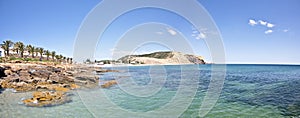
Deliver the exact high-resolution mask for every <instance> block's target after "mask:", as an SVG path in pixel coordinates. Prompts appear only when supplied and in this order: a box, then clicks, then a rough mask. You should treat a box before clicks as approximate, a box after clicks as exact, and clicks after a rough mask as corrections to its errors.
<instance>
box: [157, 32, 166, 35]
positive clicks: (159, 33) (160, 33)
mask: <svg viewBox="0 0 300 118" xmlns="http://www.w3.org/2000/svg"><path fill="white" fill-rule="evenodd" d="M155 33H156V34H158V35H162V34H164V33H163V32H155Z"/></svg>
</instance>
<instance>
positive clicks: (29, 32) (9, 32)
mask: <svg viewBox="0 0 300 118" xmlns="http://www.w3.org/2000/svg"><path fill="white" fill-rule="evenodd" d="M99 2H101V0H88V1H87V0H43V1H41V0H26V1H20V0H0V19H1V20H0V39H1V42H2V41H3V40H7V39H10V40H12V41H22V42H24V43H25V44H33V45H36V46H40V47H44V48H46V49H49V50H55V51H56V52H58V53H61V54H63V55H66V56H72V53H73V45H74V40H75V38H76V34H77V32H78V30H79V28H80V25H81V23H82V22H83V20H84V18H85V17H86V15H87V14H88V13H89V12H90V11H91V10H92V9H93V8H94V7H95V6H96V5H97V4H98V3H99ZM198 2H199V3H200V4H202V6H203V7H204V8H205V9H206V10H207V11H208V12H209V14H210V15H211V17H212V18H213V19H214V21H215V24H216V26H217V27H218V28H219V31H220V33H221V35H222V38H223V43H224V47H225V53H226V61H227V62H228V63H297V64H300V53H299V50H300V46H299V44H300V39H299V37H300V36H299V35H300V23H299V21H300V15H299V14H300V1H299V0H243V1H241V0H223V1H220V0H199V1H198ZM124 4H126V3H124ZM104 12H105V11H104ZM194 12H196V11H191V13H194ZM194 14H195V15H197V13H194ZM100 15H101V14H100ZM99 22H101V21H99ZM149 22H156V23H163V24H166V25H164V26H165V29H162V27H160V26H157V27H156V29H157V30H161V31H157V32H156V33H157V34H164V33H169V34H171V35H169V37H168V38H174V35H172V34H180V35H182V36H183V37H185V38H186V39H187V40H188V42H189V43H190V44H191V47H192V49H193V50H194V52H195V53H196V54H198V55H203V56H204V57H205V59H206V60H208V61H210V60H211V59H210V58H211V57H210V52H209V49H208V48H207V46H206V43H205V41H204V40H203V39H205V38H206V34H205V33H206V32H205V30H204V31H199V32H197V31H194V29H193V27H192V26H191V24H189V22H187V21H186V20H185V19H184V18H182V17H180V16H178V15H176V14H174V13H172V12H168V11H164V10H160V9H154V8H144V9H138V10H134V11H131V12H128V13H126V14H124V15H122V16H120V17H119V18H118V19H116V20H115V21H114V22H113V23H112V24H111V25H110V27H108V29H107V30H106V32H104V34H103V36H102V37H101V38H100V41H99V43H98V46H97V51H96V54H95V58H96V59H109V58H111V56H112V51H116V47H115V44H117V43H118V40H119V39H120V38H121V36H126V35H124V33H125V32H126V31H128V29H130V28H131V29H132V28H133V29H134V27H137V26H140V25H141V24H143V23H149ZM137 31H138V30H137ZM136 33H142V32H136ZM172 36H173V37H172ZM165 38H166V37H165ZM166 49H168V48H166V47H164V46H161V45H156V44H150V45H146V46H144V47H141V48H138V50H136V52H135V53H145V52H151V51H159V50H166ZM188 53H189V52H188Z"/></svg>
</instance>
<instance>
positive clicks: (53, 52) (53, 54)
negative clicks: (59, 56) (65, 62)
mask: <svg viewBox="0 0 300 118" xmlns="http://www.w3.org/2000/svg"><path fill="white" fill-rule="evenodd" d="M55 55H56V54H55V51H52V52H51V56H52V59H53V61H54V57H55Z"/></svg>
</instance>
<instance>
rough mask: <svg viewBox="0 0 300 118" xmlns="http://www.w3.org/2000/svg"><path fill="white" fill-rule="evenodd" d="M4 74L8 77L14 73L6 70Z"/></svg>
mask: <svg viewBox="0 0 300 118" xmlns="http://www.w3.org/2000/svg"><path fill="white" fill-rule="evenodd" d="M4 74H5V76H8V75H12V74H13V72H12V71H11V70H4ZM2 77H3V76H2Z"/></svg>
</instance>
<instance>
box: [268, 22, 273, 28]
mask: <svg viewBox="0 0 300 118" xmlns="http://www.w3.org/2000/svg"><path fill="white" fill-rule="evenodd" d="M274 26H275V25H274V24H271V23H268V24H267V27H268V28H272V27H274Z"/></svg>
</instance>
